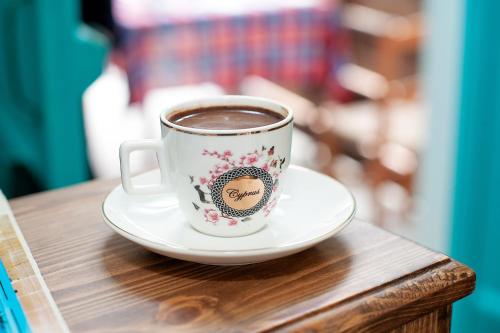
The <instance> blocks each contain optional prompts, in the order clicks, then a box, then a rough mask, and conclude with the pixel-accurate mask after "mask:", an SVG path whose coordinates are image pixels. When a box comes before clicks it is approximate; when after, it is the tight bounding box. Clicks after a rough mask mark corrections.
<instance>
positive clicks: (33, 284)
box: [0, 192, 68, 333]
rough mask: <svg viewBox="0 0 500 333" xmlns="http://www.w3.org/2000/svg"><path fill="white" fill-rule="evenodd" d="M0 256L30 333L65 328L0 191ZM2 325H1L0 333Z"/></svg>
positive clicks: (58, 331) (57, 331)
mask: <svg viewBox="0 0 500 333" xmlns="http://www.w3.org/2000/svg"><path fill="white" fill-rule="evenodd" d="M0 259H1V260H2V263H3V265H4V267H5V269H6V270H7V274H8V275H9V279H10V280H11V284H12V288H14V290H15V291H16V296H17V298H18V299H19V303H21V306H22V308H23V311H24V314H25V316H26V319H27V320H28V323H29V325H30V328H31V329H32V330H33V332H47V333H49V332H50V333H64V332H67V331H68V328H67V327H66V323H65V322H64V320H63V318H62V316H61V313H60V312H59V309H58V307H57V305H56V304H55V302H54V300H53V298H52V296H51V294H50V292H49V290H48V288H47V286H46V284H45V282H44V280H43V278H42V276H41V274H40V271H39V270H38V267H37V265H36V263H35V261H34V259H33V257H32V255H31V253H30V251H29V248H28V246H27V245H26V242H25V240H24V238H23V235H22V234H21V232H20V230H19V227H18V225H17V223H16V220H15V219H14V216H13V215H12V212H11V210H10V208H9V205H8V204H7V199H6V198H5V197H4V196H3V194H2V192H0ZM2 327H3V325H0V332H3V330H2Z"/></svg>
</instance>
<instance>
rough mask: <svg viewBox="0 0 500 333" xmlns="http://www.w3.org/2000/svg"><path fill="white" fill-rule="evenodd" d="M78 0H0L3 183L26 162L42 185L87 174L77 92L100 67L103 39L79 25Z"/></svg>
mask: <svg viewBox="0 0 500 333" xmlns="http://www.w3.org/2000/svg"><path fill="white" fill-rule="evenodd" d="M79 8H80V3H79V1H75V0H64V1H57V2H54V1H50V0H3V1H1V2H0V50H2V51H1V52H0V189H2V190H3V191H4V192H5V193H6V194H7V196H12V195H15V194H16V189H17V188H18V187H19V186H21V183H22V182H23V181H24V180H23V179H19V177H17V178H16V176H15V175H16V173H15V170H16V168H24V169H25V170H27V171H28V172H29V174H30V175H32V177H33V179H34V180H35V181H36V183H37V184H39V186H40V187H41V189H51V188H56V187H60V186H65V185H69V184H73V183H77V182H81V181H83V180H86V179H88V178H89V171H88V170H89V168H88V163H87V158H86V150H85V139H84V130H83V117H82V103H81V96H82V93H83V91H84V89H85V88H86V87H87V86H88V85H89V84H90V83H91V82H92V81H93V80H94V79H95V78H96V77H97V76H98V75H99V73H100V72H101V71H102V68H103V65H104V59H105V56H106V52H107V49H108V43H107V41H106V39H105V38H104V37H103V36H102V35H101V34H99V33H97V32H96V31H94V30H92V29H91V28H89V27H87V26H85V25H83V24H82V23H81V22H80V17H79Z"/></svg>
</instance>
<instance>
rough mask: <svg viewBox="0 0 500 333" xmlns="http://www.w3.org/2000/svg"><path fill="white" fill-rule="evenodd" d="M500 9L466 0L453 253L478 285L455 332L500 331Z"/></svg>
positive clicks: (486, 1)
mask: <svg viewBox="0 0 500 333" xmlns="http://www.w3.org/2000/svg"><path fill="white" fill-rule="evenodd" d="M498 13H500V2H499V1H496V0H482V1H475V0H467V1H466V11H465V43H464V61H463V73H462V88H461V92H462V95H461V107H460V115H459V126H458V131H459V134H458V146H457V147H458V151H457V161H456V176H455V189H454V193H455V195H454V209H453V224H452V227H453V229H452V230H453V231H452V256H453V257H455V258H457V259H458V260H460V261H462V262H464V263H465V264H467V265H469V266H470V267H472V268H473V269H474V270H475V271H476V273H477V285H476V291H475V292H474V293H473V294H472V296H470V297H468V298H466V299H464V300H463V301H460V302H458V303H457V304H456V306H455V308H454V316H453V325H452V328H453V331H454V332H500V307H499V304H500V94H499V92H500V42H499V41H500V40H499V38H500V37H499V36H500V18H499V16H498ZM449 125H450V124H443V126H449Z"/></svg>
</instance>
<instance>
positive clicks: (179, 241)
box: [102, 166, 356, 265]
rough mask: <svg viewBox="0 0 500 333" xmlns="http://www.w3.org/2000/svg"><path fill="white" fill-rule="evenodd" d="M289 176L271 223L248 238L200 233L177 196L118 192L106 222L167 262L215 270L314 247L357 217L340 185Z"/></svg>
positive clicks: (292, 171) (306, 174)
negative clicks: (184, 262) (208, 265)
mask: <svg viewBox="0 0 500 333" xmlns="http://www.w3.org/2000/svg"><path fill="white" fill-rule="evenodd" d="M287 176H288V179H287V183H286V185H285V186H284V189H283V194H282V196H281V199H280V201H279V203H278V205H277V207H276V209H275V210H274V211H273V212H272V213H271V215H270V221H269V223H268V224H267V225H266V227H265V228H264V229H262V230H260V231H258V232H256V233H254V234H251V235H247V236H242V237H217V236H209V235H206V234H203V233H201V232H199V231H196V230H195V229H193V228H192V227H191V226H190V224H189V222H188V221H187V219H186V218H185V217H184V215H183V214H182V212H181V210H180V208H179V202H178V199H177V197H176V195H175V193H174V192H173V190H171V191H168V192H167V193H166V194H162V195H152V196H130V195H127V194H126V193H125V192H124V191H123V188H122V186H118V187H116V188H115V189H114V190H113V191H112V192H111V193H110V194H109V195H108V197H107V198H106V199H105V201H104V203H103V206H102V211H103V216H104V220H105V221H106V223H107V224H108V225H109V226H110V227H111V228H112V229H113V230H114V231H116V232H117V233H118V234H120V235H122V236H123V237H125V238H127V239H129V240H131V241H132V242H135V243H138V244H140V245H142V246H144V247H146V248H148V249H149V250H151V251H153V252H156V253H159V254H162V255H165V256H169V257H172V258H177V259H182V260H187V261H193V262H198V263H203V264H212V265H241V264H250V263H256V262H262V261H266V260H270V259H275V258H279V257H284V256H287V255H290V254H293V253H297V252H299V251H302V250H305V249H307V248H309V247H312V246H314V245H316V244H317V243H319V242H321V241H323V240H325V239H327V238H329V237H331V236H333V235H334V234H336V233H337V232H339V231H340V230H341V229H342V228H343V227H345V226H346V225H347V224H348V223H349V222H350V221H351V220H352V218H353V217H354V213H355V210H356V204H355V201H354V198H353V197H352V195H351V193H350V192H349V190H347V189H346V188H345V187H344V186H343V185H342V184H340V183H339V182H337V181H336V180H334V179H332V178H330V177H328V176H325V175H322V174H319V173H317V172H315V171H312V170H309V169H305V168H302V167H298V166H290V167H289V169H288V174H287ZM159 177H160V175H159V171H158V170H153V171H150V172H148V173H145V174H142V175H139V176H137V177H135V178H134V182H136V183H137V184H151V183H154V182H155V181H156V180H157V179H158V178H159ZM169 188H171V185H170V184H168V183H167V189H169ZM207 223H209V222H207Z"/></svg>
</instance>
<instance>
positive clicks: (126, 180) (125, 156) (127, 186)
mask: <svg viewBox="0 0 500 333" xmlns="http://www.w3.org/2000/svg"><path fill="white" fill-rule="evenodd" d="M136 150H153V151H154V152H155V153H156V158H157V160H158V165H159V166H160V173H161V183H160V184H153V185H144V186H135V185H133V184H132V180H131V175H130V153H132V152H133V151H136ZM120 171H121V176H122V186H123V189H124V190H125V192H127V193H128V194H134V195H136V194H138V195H147V194H160V193H164V192H165V191H166V189H167V177H168V175H167V161H166V156H165V149H164V143H163V141H162V140H133V141H125V142H123V143H122V144H121V145H120Z"/></svg>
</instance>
